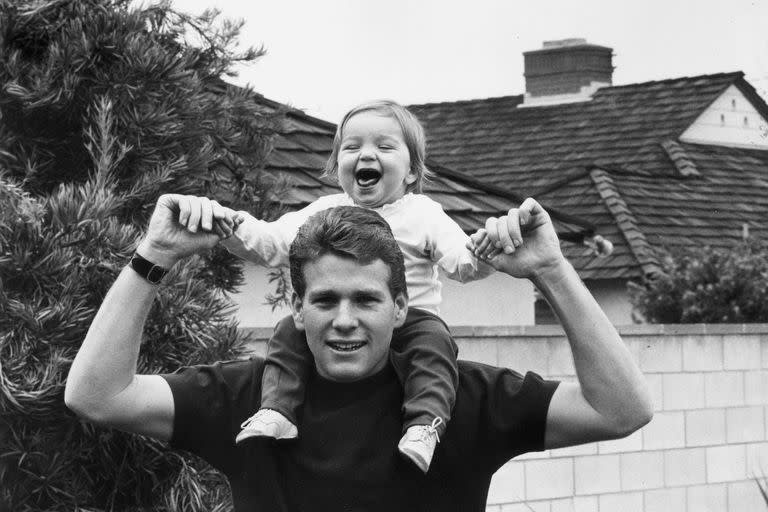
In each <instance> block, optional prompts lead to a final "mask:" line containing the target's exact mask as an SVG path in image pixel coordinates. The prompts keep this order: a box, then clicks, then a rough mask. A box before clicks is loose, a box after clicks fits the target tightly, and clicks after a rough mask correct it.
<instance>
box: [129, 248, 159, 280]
mask: <svg viewBox="0 0 768 512" xmlns="http://www.w3.org/2000/svg"><path fill="white" fill-rule="evenodd" d="M130 265H131V268H132V269H133V270H135V271H136V273H137V274H139V275H140V276H141V277H143V278H144V279H146V280H147V281H148V282H150V283H152V284H159V283H160V281H161V280H162V279H163V277H165V274H167V273H168V271H167V270H166V269H164V268H163V267H161V266H160V265H156V264H154V263H152V262H151V261H149V260H148V259H146V258H144V257H143V256H141V255H140V254H139V253H134V254H133V257H132V258H131V263H130Z"/></svg>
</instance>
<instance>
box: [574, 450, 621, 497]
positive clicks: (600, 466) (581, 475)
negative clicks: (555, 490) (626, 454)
mask: <svg viewBox="0 0 768 512" xmlns="http://www.w3.org/2000/svg"><path fill="white" fill-rule="evenodd" d="M574 463H575V470H574V471H575V473H576V494H601V493H608V492H618V491H620V490H621V475H620V469H621V466H620V458H619V456H618V455H595V456H588V457H576V459H575V461H574Z"/></svg>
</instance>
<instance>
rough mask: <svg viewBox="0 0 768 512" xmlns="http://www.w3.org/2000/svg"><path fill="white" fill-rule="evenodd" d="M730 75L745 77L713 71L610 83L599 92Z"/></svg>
mask: <svg viewBox="0 0 768 512" xmlns="http://www.w3.org/2000/svg"><path fill="white" fill-rule="evenodd" d="M725 77H730V78H732V79H734V80H736V79H738V78H743V77H744V72H743V71H729V72H723V73H712V74H708V75H706V74H705V75H693V76H678V77H675V78H665V79H663V80H647V81H645V82H634V83H631V84H622V85H608V86H605V87H601V88H600V89H598V91H597V92H598V93H599V92H600V91H603V90H607V89H623V88H627V87H637V86H646V85H659V84H668V83H672V82H682V81H690V80H701V79H702V78H709V79H712V78H725Z"/></svg>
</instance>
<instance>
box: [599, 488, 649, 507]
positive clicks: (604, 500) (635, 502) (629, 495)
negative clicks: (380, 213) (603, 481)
mask: <svg viewBox="0 0 768 512" xmlns="http://www.w3.org/2000/svg"><path fill="white" fill-rule="evenodd" d="M598 499H599V506H600V511H601V512H603V511H620V512H643V493H642V492H623V493H621V494H603V495H601V496H599V498H598Z"/></svg>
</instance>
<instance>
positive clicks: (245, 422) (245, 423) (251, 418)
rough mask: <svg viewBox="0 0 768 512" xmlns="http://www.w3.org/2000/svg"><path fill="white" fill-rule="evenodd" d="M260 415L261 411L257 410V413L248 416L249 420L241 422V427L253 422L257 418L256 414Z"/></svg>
mask: <svg viewBox="0 0 768 512" xmlns="http://www.w3.org/2000/svg"><path fill="white" fill-rule="evenodd" d="M258 415H259V413H258V412H257V413H256V414H254V415H253V416H251V417H250V418H248V419H247V420H245V421H244V422H242V423H241V424H240V428H247V427H248V426H249V425H250V424H251V422H253V421H254V420H255V419H256V416H258Z"/></svg>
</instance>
